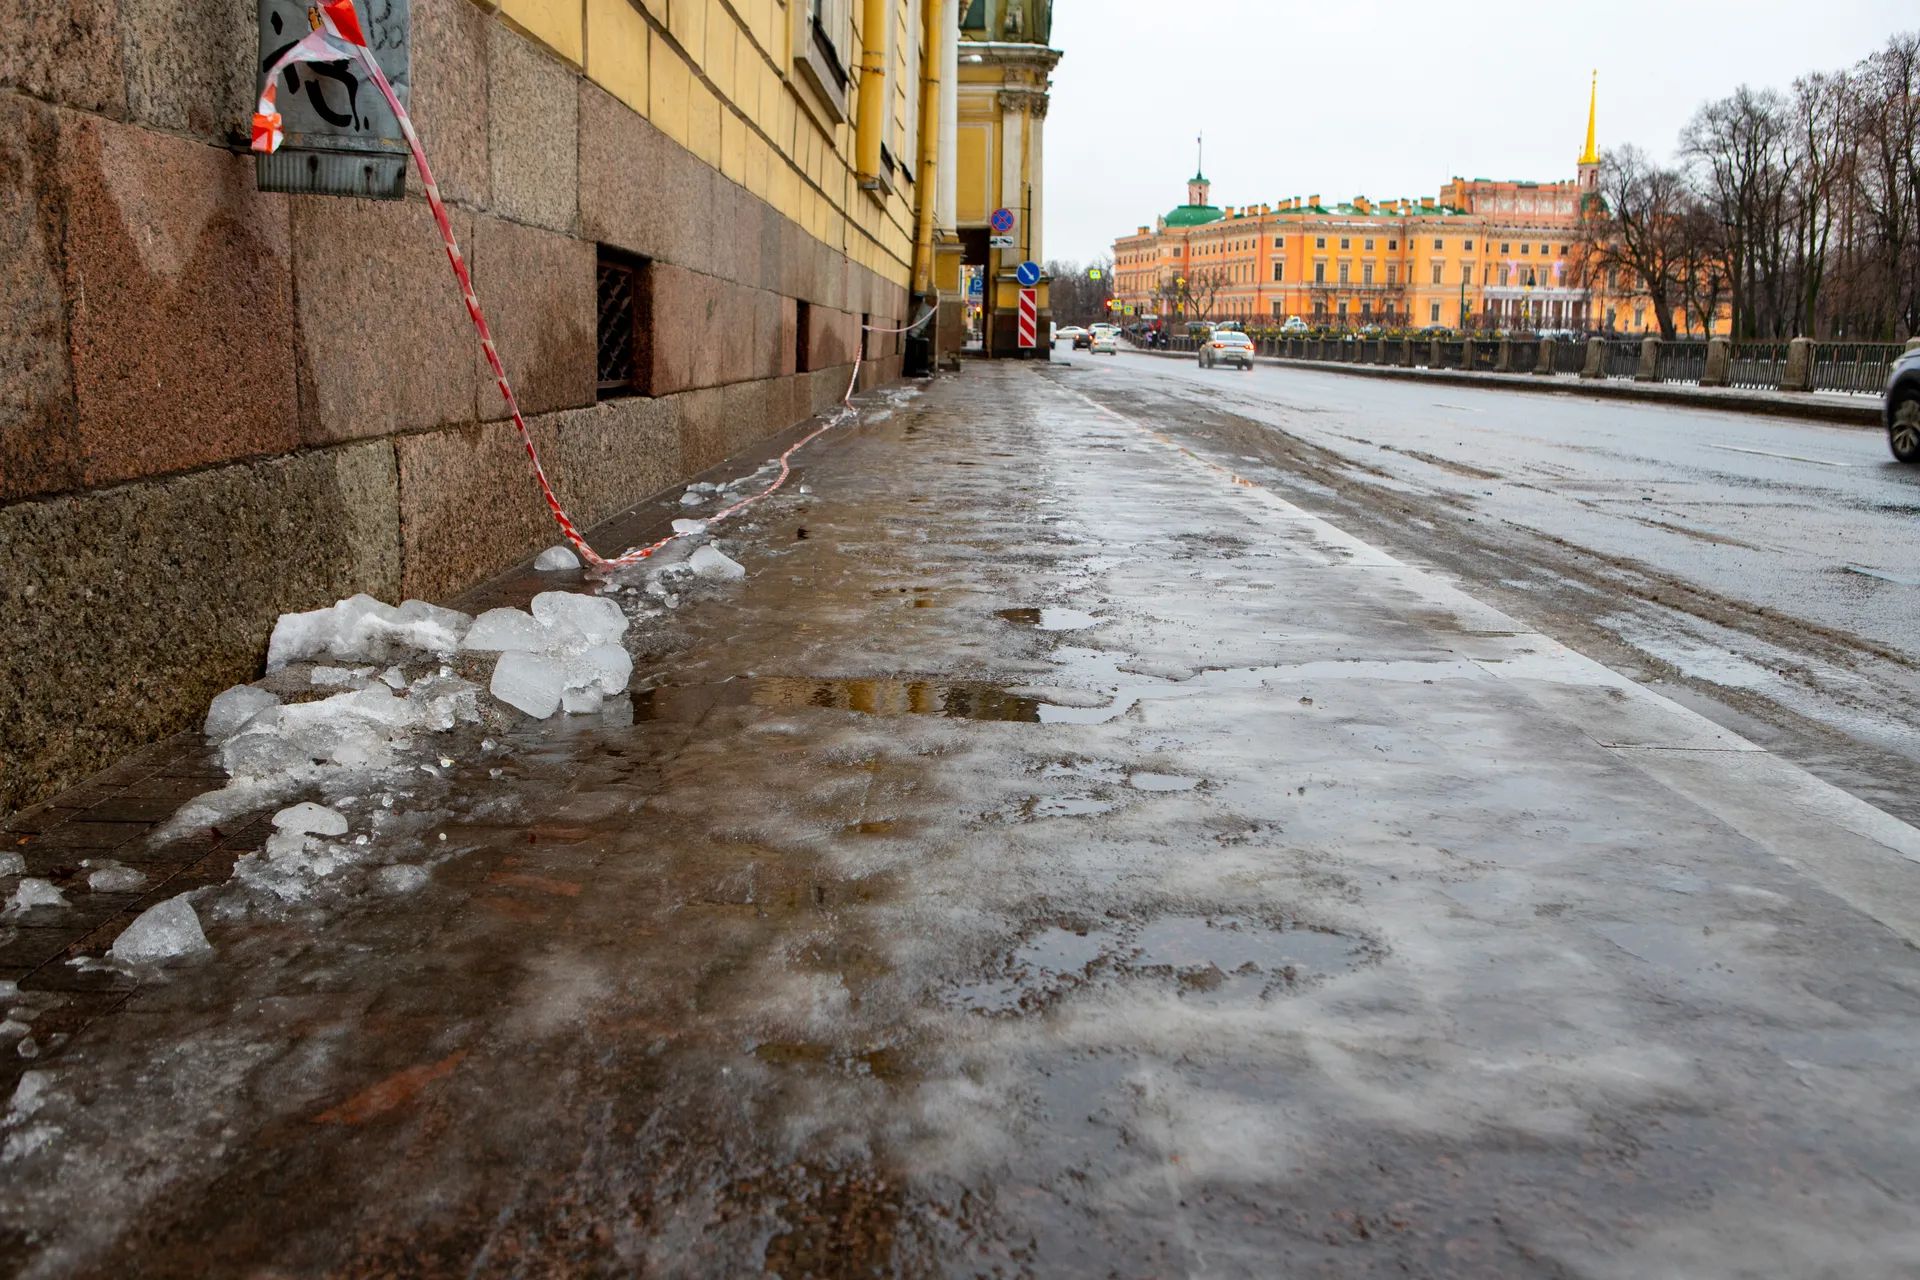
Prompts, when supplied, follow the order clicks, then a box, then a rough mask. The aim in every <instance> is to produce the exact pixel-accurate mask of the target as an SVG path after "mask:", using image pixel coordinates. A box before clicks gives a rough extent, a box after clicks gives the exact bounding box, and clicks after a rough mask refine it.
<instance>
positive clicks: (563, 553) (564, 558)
mask: <svg viewBox="0 0 1920 1280" xmlns="http://www.w3.org/2000/svg"><path fill="white" fill-rule="evenodd" d="M533 567H534V568H536V569H539V570H542V571H545V570H550V569H578V568H579V567H580V557H579V556H577V555H575V554H573V548H572V547H558V546H556V547H548V548H547V549H546V550H545V551H542V552H541V553H540V554H539V555H537V556H535V557H534V559H533Z"/></svg>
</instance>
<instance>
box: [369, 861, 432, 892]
mask: <svg viewBox="0 0 1920 1280" xmlns="http://www.w3.org/2000/svg"><path fill="white" fill-rule="evenodd" d="M427 879H428V872H427V869H426V868H425V867H415V866H409V865H407V864H405V863H398V864H396V865H394V866H391V867H382V868H380V869H379V870H378V871H376V872H374V873H373V887H374V888H376V889H378V890H380V891H381V892H382V893H412V892H413V891H414V890H415V889H418V888H419V887H420V886H421V885H423V884H425V883H426V882H427Z"/></svg>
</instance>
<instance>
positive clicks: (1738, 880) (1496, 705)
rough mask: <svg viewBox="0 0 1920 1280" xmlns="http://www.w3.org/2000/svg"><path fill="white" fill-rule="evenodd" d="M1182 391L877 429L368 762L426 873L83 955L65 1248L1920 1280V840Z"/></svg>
mask: <svg viewBox="0 0 1920 1280" xmlns="http://www.w3.org/2000/svg"><path fill="white" fill-rule="evenodd" d="M1177 376H1178V375H1177V374H1167V373H1160V372H1156V371H1151V370H1146V369H1144V368H1142V369H1139V370H1133V369H1129V368H1128V367H1127V366H1126V364H1125V363H1124V361H1123V362H1122V363H1121V364H1120V365H1119V366H1118V367H1117V368H1109V369H1106V370H1100V371H1098V372H1089V371H1086V370H1078V371H1076V370H1071V369H1054V370H1046V371H1041V370H1035V369H1031V368H1020V367H1012V366H999V367H993V368H987V367H979V366H975V367H970V368H969V369H968V370H967V371H966V373H965V374H964V375H962V376H961V377H958V378H953V379H946V380H943V381H942V382H940V383H939V384H937V385H936V386H935V388H934V389H933V390H932V391H931V392H929V393H928V394H927V395H926V396H925V397H924V398H922V399H920V400H917V401H913V402H910V403H906V404H903V405H899V406H895V407H883V408H878V409H876V410H874V411H871V412H869V414H868V415H867V418H866V421H865V422H864V423H863V424H862V425H861V426H860V427H858V428H856V429H852V430H848V431H843V432H838V433H835V434H833V435H830V436H828V437H826V438H825V439H823V440H822V441H821V442H820V445H819V446H818V447H817V448H815V449H812V450H810V451H809V453H808V454H806V455H803V458H804V465H803V471H802V474H801V475H800V476H799V478H798V481H797V482H796V485H795V486H794V487H792V488H790V489H789V490H788V491H786V492H783V494H781V495H780V496H778V497H777V498H775V499H773V500H771V501H770V502H769V503H768V504H766V505H765V506H763V507H761V508H758V509H757V514H756V516H755V518H754V519H753V521H752V522H751V523H750V524H749V525H748V526H746V527H745V528H743V529H742V530H740V531H738V532H736V533H735V534H734V535H733V536H731V537H730V538H728V539H727V543H728V548H729V550H730V551H731V552H732V553H733V554H735V555H736V556H737V557H738V558H739V559H740V561H741V562H742V563H743V564H744V565H745V566H746V568H747V570H748V577H747V578H746V580H745V581H744V582H743V583H737V584H733V583H728V584H718V585H709V586H704V587H700V588H698V589H690V590H689V591H688V592H687V595H686V598H685V599H684V600H683V601H682V603H681V606H680V608H679V609H677V610H675V611H674V612H672V613H670V614H667V615H665V616H663V617H655V618H645V619H641V620H639V621H637V622H636V624H635V627H634V629H633V630H632V631H630V632H629V634H628V644H629V647H630V648H631V649H633V651H634V653H635V656H636V659H637V663H638V665H637V668H636V678H635V692H634V696H633V697H632V699H631V700H630V701H628V702H625V703H622V704H620V705H619V706H616V707H615V708H614V709H613V711H612V712H610V713H608V714H604V715H596V716H580V717H572V718H563V719H560V720H556V721H553V722H547V723H536V722H528V721H523V720H517V719H511V718H506V717H502V716H499V715H497V714H496V715H495V716H494V718H493V719H492V721H491V722H490V723H488V724H486V725H484V726H479V727H473V728H470V729H459V730H455V731H453V732H451V733H448V734H444V735H439V736H436V737H433V738H431V739H430V740H429V741H427V742H425V743H424V744H422V747H421V752H422V755H421V758H420V759H419V760H418V761H417V762H416V764H417V767H416V768H413V769H410V770H409V771H408V773H407V774H406V775H405V776H387V777H382V778H378V779H369V780H368V789H367V792H366V794H365V796H363V797H360V798H359V800H358V802H356V803H354V804H347V805H345V806H344V808H345V811H346V813H347V815H348V817H349V821H350V824H351V827H352V830H354V831H361V830H363V829H369V828H368V824H367V821H366V818H367V814H368V813H370V812H371V813H385V814H387V815H389V817H388V818H387V819H386V820H384V821H383V822H380V823H375V824H372V826H371V828H370V829H372V830H373V831H375V833H376V835H375V838H374V840H373V842H372V844H371V845H369V846H367V847H366V852H365V854H364V856H365V857H366V858H369V859H371V860H373V862H378V861H380V860H382V859H389V858H390V859H393V860H396V861H402V860H404V861H413V862H419V861H422V860H426V861H428V862H430V863H431V865H432V867H433V873H432V876H431V879H430V880H429V882H428V883H427V885H426V886H425V887H424V888H421V889H419V890H418V891H417V892H414V893H412V894H410V895H406V896H401V897H383V896H380V895H377V894H375V893H373V892H372V891H371V890H370V889H368V888H366V887H365V880H364V877H361V876H360V875H359V873H358V871H349V872H347V873H344V874H342V875H341V876H340V878H339V880H338V882H337V883H336V884H335V885H334V886H333V887H332V888H330V889H329V890H328V891H327V892H325V893H322V894H321V895H320V896H318V897H317V898H315V899H314V900H312V901H311V902H309V903H307V904H305V905H303V906H299V907H296V908H292V909H276V910H269V909H265V908H262V907H261V906H260V905H259V904H258V903H253V902H250V901H248V900H246V899H245V898H244V896H243V895H240V894H239V893H238V890H237V888H236V887H235V886H232V885H224V886H213V887H210V888H209V889H208V890H207V892H206V895H205V896H204V897H203V898H202V900H201V902H200V904H199V905H200V909H201V914H202V916H203V918H204V919H205V920H206V921H207V930H208V935H209V938H210V939H211V941H212V943H213V945H214V947H215V948H216V951H215V955H214V957H213V958H212V959H210V960H206V961H201V962H197V963H193V964H190V965H187V966H184V967H181V968H178V969H175V970H173V971H170V972H169V973H168V974H167V975H166V976H165V977H163V978H160V979H152V980H147V981H143V982H140V983H137V984H136V983H132V982H131V981H130V980H129V979H127V978H125V977H123V976H122V975H118V974H110V973H104V972H98V971H76V976H74V977H73V978H72V979H71V980H70V981H71V982H72V984H73V985H74V987H75V988H76V990H77V991H78V992H79V993H80V994H83V995H89V996H92V997H99V998H101V999H103V1000H104V999H107V998H109V997H111V999H112V1001H113V1004H112V1008H111V1011H110V1012H106V1013H103V1014H102V1015H101V1016H99V1017H97V1018H95V1019H94V1020H93V1021H92V1022H91V1023H88V1024H87V1025H85V1027H84V1029H82V1030H80V1031H79V1033H78V1034H76V1035H75V1036H74V1038H73V1039H72V1041H71V1042H70V1043H67V1044H65V1045H64V1046H62V1047H61V1048H60V1049H59V1050H58V1051H57V1052H55V1053H52V1054H49V1055H48V1056H46V1057H44V1058H43V1059H40V1060H37V1061H36V1062H35V1063H34V1067H35V1070H34V1071H33V1072H32V1073H30V1074H29V1075H28V1076H26V1077H23V1078H22V1082H21V1085H20V1087H19V1088H18V1089H16V1090H15V1092H14V1094H13V1098H12V1102H11V1103H10V1105H9V1109H8V1113H7V1116H6V1119H5V1121H4V1124H3V1125H0V1178H3V1179H4V1184H5V1188H6V1195H4V1196H0V1259H4V1260H5V1261H4V1268H5V1269H6V1270H8V1271H12V1272H16V1273H18V1274H22V1275H32V1276H52V1275H86V1276H116V1277H117V1276H132V1275H167V1276H174V1275H180V1276H185V1275H194V1276H200V1275H243V1274H244V1275H260V1274H266V1275H298V1276H306V1275H341V1276H367V1275H394V1276H412V1275H419V1276H441V1275H463V1276H466V1275H473V1276H548V1275H555V1276H557V1275H660V1276H739V1275H762V1274H764V1275H777V1276H781V1277H787V1278H790V1280H791V1278H794V1277H801V1276H819V1277H829V1276H831V1277H851V1276H880V1275H901V1276H976V1275H991V1276H1044V1277H1055V1276H1068V1277H1081V1276H1084V1277H1116V1276H1117V1277H1148V1276H1220V1277H1241V1276H1246V1277H1256V1276H1259V1277H1264V1276H1274V1275H1286V1276H1326V1277H1336V1276H1337V1277H1346V1276H1408V1275H1413V1276H1448V1277H1475V1278H1479V1277H1507V1276H1511V1277H1541V1276H1547V1277H1594V1278H1602V1277H1607V1278H1611V1277H1619V1278H1621V1280H1626V1278H1628V1277H1633V1278H1635V1280H1638V1278H1641V1277H1648V1276H1688V1277H1718V1276H1725V1277H1736V1276H1739V1277H1746V1276H1792V1277H1833V1278H1835V1280H1840V1278H1842V1277H1844V1278H1846V1280H1862V1278H1873V1277H1888V1278H1892V1277H1899V1276H1911V1275H1912V1274H1914V1272H1915V1270H1916V1268H1917V1267H1920V1228H1917V1227H1916V1225H1915V1224H1916V1222H1920V1212H1916V1209H1920V1205H1917V1204H1916V1201H1917V1200H1920V1133H1917V1132H1916V1128H1915V1126H1914V1125H1913V1124H1912V1123H1911V1122H1910V1120H1911V1117H1912V1116H1913V1115H1914V1114H1916V1104H1917V1103H1920V1088H1917V1087H1916V1084H1915V1081H1916V1075H1915V1072H1914V1070H1913V1064H1914V1062H1915V1061H1916V1060H1920V951H1916V949H1915V947H1914V945H1913V942H1914V939H1916V938H1920V832H1916V831H1914V830H1913V829H1912V828H1910V827H1907V826H1905V825H1903V824H1901V823H1898V822H1896V821H1894V820H1892V819H1890V818H1887V817H1886V816H1885V815H1884V814H1880V813H1878V812H1876V811H1874V810H1872V809H1870V808H1868V807H1867V806H1865V805H1863V804H1861V803H1859V802H1858V801H1857V800H1854V799H1852V798H1851V797H1849V796H1847V795H1845V794H1843V793H1841V792H1839V791H1836V790H1835V789H1834V788H1832V787H1829V786H1827V785H1825V784H1824V783H1821V782H1819V781H1818V780H1816V779H1814V778H1812V777H1811V776H1809V775H1808V774H1806V773H1804V772H1802V771H1800V770H1799V769H1796V768H1794V767H1792V766H1791V765H1789V764H1786V763H1784V762H1783V761H1781V760H1780V759H1778V758H1777V757H1776V756H1774V755H1772V754H1770V753H1768V752H1765V751H1761V750H1756V749H1754V747H1753V745H1752V744H1751V743H1749V742H1745V741H1742V740H1741V739H1739V738H1736V737H1735V736H1734V735H1732V734H1730V733H1728V732H1727V731H1726V730H1724V729H1723V728H1721V727H1719V726H1718V725H1716V724H1714V723H1712V722H1710V721H1707V720H1704V719H1701V718H1700V717H1698V716H1696V715H1694V714H1692V713H1691V712H1689V711H1687V710H1686V709H1684V708H1682V707H1680V706H1678V705H1676V704H1674V703H1672V702H1669V701H1666V700H1664V699H1661V698H1658V697H1656V696H1653V695H1650V694H1649V693H1647V692H1646V691H1645V690H1643V689H1641V688H1640V687H1638V686H1636V685H1634V684H1633V683H1631V682H1630V681H1627V680H1624V679H1622V678H1620V677H1619V676H1617V675H1615V674H1613V673H1612V672H1610V671H1608V670H1607V669H1606V668H1605V667H1603V666H1600V665H1598V664H1595V663H1593V662H1591V661H1589V660H1587V659H1586V658H1583V657H1582V656H1580V655H1579V654H1578V653H1576V652H1574V651H1572V650H1570V649H1568V648H1566V647H1564V646H1562V645H1561V644H1559V643H1557V642H1556V640H1555V638H1554V637H1553V636H1551V635H1548V634H1543V633H1542V632H1541V631H1538V630H1535V629H1534V628H1533V627H1531V626H1530V625H1528V624H1526V623H1525V622H1523V621H1520V620H1517V619H1516V618H1514V617H1512V616H1509V615H1508V614H1505V613H1502V612H1500V611H1498V610H1496V609H1494V608H1492V607H1489V606H1488V604H1486V603H1485V602H1484V601H1483V600H1482V599H1480V598H1479V597H1478V593H1477V592H1476V591H1474V590H1472V589H1471V588H1472V585H1473V584H1471V583H1465V582H1464V581H1462V585H1465V586H1467V587H1468V588H1469V589H1467V590H1462V589H1461V586H1460V585H1455V583H1454V582H1449V581H1448V580H1447V578H1446V576H1444V575H1443V574H1442V573H1440V572H1432V571H1428V570H1425V569H1422V568H1418V567H1414V566H1411V565H1409V564H1407V563H1405V562H1403V561H1402V560H1400V559H1399V558H1396V557H1395V556H1393V555H1390V554H1386V553H1384V552H1383V551H1381V550H1379V549H1378V548H1376V547H1375V546H1373V545H1371V544H1370V543H1369V542H1368V541H1367V540H1365V539H1363V538H1359V537H1355V536H1353V535H1354V531H1353V530H1351V529H1347V528H1344V527H1343V522H1342V521H1340V520H1334V521H1331V522H1329V521H1326V520H1322V519H1319V518H1316V517H1315V516H1314V515H1312V514H1311V513H1310V512H1308V511H1307V510H1305V509H1303V506H1304V504H1301V505H1296V504H1294V503H1292V502H1289V501H1288V500H1286V499H1285V498H1284V497H1282V496H1280V495H1279V493H1278V492H1277V489H1278V481H1277V480H1273V485H1272V487H1270V486H1269V480H1271V479H1273V478H1274V477H1277V476H1278V475H1279V474H1280V473H1279V470H1278V469H1277V468H1271V467H1270V468H1268V469H1267V470H1265V471H1262V472H1261V473H1260V475H1261V476H1266V477H1268V478H1269V479H1267V480H1263V479H1260V478H1257V477H1255V476H1254V475H1253V474H1252V473H1250V472H1247V471H1244V470H1242V469H1241V468H1240V467H1237V466H1235V465H1232V464H1230V463H1229V464H1225V465H1223V464H1221V463H1219V462H1216V461H1209V460H1207V459H1206V458H1204V457H1196V456H1194V454H1192V453H1188V452H1184V451H1183V450H1182V449H1181V448H1180V447H1179V444H1178V440H1179V437H1178V436H1175V435H1174V434H1172V433H1173V432H1174V431H1175V430H1177V431H1178V432H1179V433H1180V434H1181V435H1191V436H1193V437H1194V438H1195V439H1196V440H1204V438H1206V434H1205V433H1209V432H1211V433H1215V434H1214V435H1213V436H1212V437H1211V438H1212V439H1213V440H1215V441H1218V440H1220V439H1224V438H1226V436H1225V435H1224V434H1222V433H1224V432H1227V431H1229V430H1232V431H1240V432H1244V431H1246V430H1248V429H1247V428H1244V427H1233V426H1232V425H1231V424H1226V425H1223V423H1225V420H1224V419H1222V418H1220V417H1219V415H1218V414H1217V413H1216V412H1215V411H1213V410H1211V409H1209V408H1204V407H1195V408H1191V409H1189V410H1186V411H1178V412H1176V411H1175V408H1176V406H1177V405H1178V404H1179V403H1180V402H1181V400H1182V398H1183V397H1184V398H1185V399H1186V400H1187V402H1188V403H1190V404H1192V405H1195V406H1202V405H1204V403H1205V402H1204V401H1202V400H1198V399H1195V398H1194V397H1192V396H1190V395H1189V394H1188V393H1186V392H1184V391H1181V390H1179V389H1178V386H1177V383H1176V384H1174V387H1175V389H1174V390H1171V391H1169V390H1165V389H1158V388H1160V387H1161V386H1162V384H1164V383H1166V382H1167V380H1168V379H1170V378H1175V377H1177ZM1259 376H1260V375H1254V376H1253V377H1251V378H1248V379H1244V381H1249V382H1253V383H1254V384H1255V385H1257V382H1258V378H1259ZM1083 389H1084V390H1085V391H1087V392H1088V393H1090V396H1089V395H1083V394H1081V392H1082V390H1083ZM1106 400H1111V401H1113V402H1115V403H1116V404H1121V403H1123V402H1129V403H1130V404H1131V405H1132V407H1131V408H1126V407H1123V408H1122V410H1121V412H1120V413H1119V414H1118V415H1116V414H1115V413H1113V412H1109V411H1107V410H1106V409H1103V408H1102V407H1101V403H1100V402H1101V401H1106ZM1146 410H1151V411H1150V412H1149V411H1146ZM1234 438H1236V439H1237V438H1238V437H1237V436H1236V437H1234ZM1196 452H1198V450H1196ZM759 461H760V458H758V457H755V458H753V459H750V460H743V461H742V462H740V463H739V464H737V467H736V469H737V470H739V471H747V470H751V469H752V468H753V466H755V465H757V464H758V462H759ZM1236 472H1239V473H1240V474H1238V475H1236V474H1235V473H1236ZM1296 474H1297V475H1301V476H1310V475H1311V474H1313V473H1311V472H1309V471H1308V470H1306V469H1305V468H1304V467H1303V468H1302V469H1301V470H1300V471H1299V472H1297V473H1296ZM1289 483H1296V482H1295V481H1293V480H1289ZM673 509H674V508H672V507H671V506H670V505H669V506H665V507H661V508H658V509H651V510H649V511H647V512H644V513H642V514H641V515H640V516H638V517H636V519H635V520H634V521H633V522H632V523H630V524H629V526H628V527H626V528H624V529H622V530H619V531H616V532H613V533H606V532H603V533H602V535H601V538H602V541H603V544H604V545H608V546H617V545H623V544H625V543H627V542H630V541H635V540H637V536H638V534H639V532H640V530H641V529H642V528H643V527H646V526H647V525H649V524H650V523H652V522H655V521H657V520H658V519H659V518H660V517H661V516H663V515H667V514H671V513H672V511H673ZM570 580H572V577H571V576H570V575H564V574H563V575H543V576H541V577H539V578H535V577H534V576H532V575H527V576H523V577H514V578H509V579H507V580H504V581H502V582H501V583H498V584H495V586H494V587H492V588H490V589H488V590H487V591H485V592H483V593H480V594H478V595H477V596H476V597H474V598H471V599H469V600H468V601H465V602H463V603H464V605H465V606H466V607H468V608H480V607H485V606H487V605H491V604H495V603H502V602H514V603H518V602H523V601H524V600H525V599H526V598H527V596H528V595H529V594H530V592H532V591H534V590H538V589H541V588H543V587H552V586H554V585H556V583H559V582H566V581H570ZM116 856H122V857H131V856H132V855H128V854H122V853H120V852H119V851H116Z"/></svg>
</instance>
